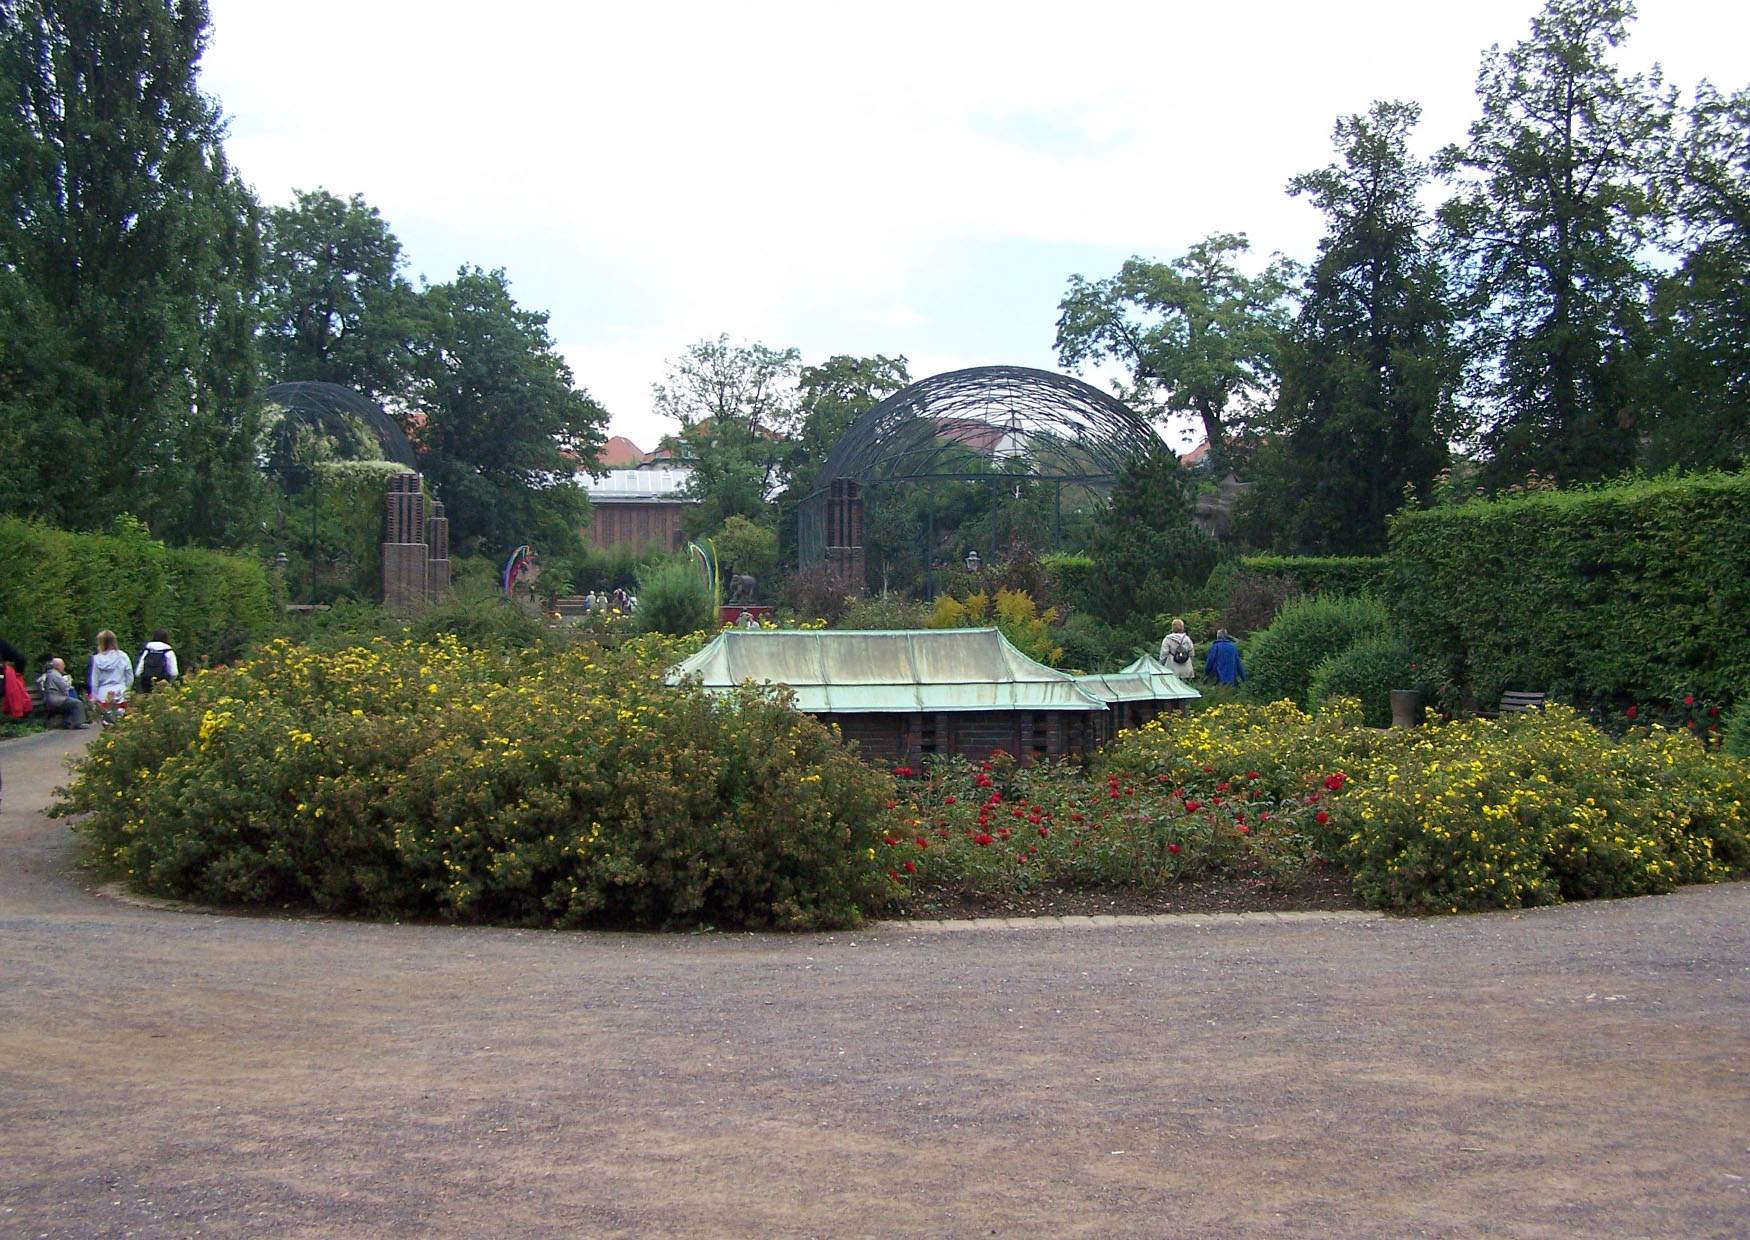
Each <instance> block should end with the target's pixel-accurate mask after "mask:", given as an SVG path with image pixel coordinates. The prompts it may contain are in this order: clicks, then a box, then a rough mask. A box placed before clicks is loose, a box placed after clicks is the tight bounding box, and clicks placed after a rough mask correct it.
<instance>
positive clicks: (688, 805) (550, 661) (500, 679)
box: [58, 637, 893, 929]
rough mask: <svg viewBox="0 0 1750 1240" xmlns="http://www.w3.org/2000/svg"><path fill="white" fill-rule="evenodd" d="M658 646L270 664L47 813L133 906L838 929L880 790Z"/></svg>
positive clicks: (358, 654)
mask: <svg viewBox="0 0 1750 1240" xmlns="http://www.w3.org/2000/svg"><path fill="white" fill-rule="evenodd" d="M676 653H677V645H676V643H673V642H669V641H668V640H667V639H663V638H659V637H644V638H639V639H636V640H635V641H631V642H628V643H627V644H626V645H625V646H623V647H621V648H620V649H619V650H617V651H614V652H607V651H604V650H602V649H600V648H597V647H591V646H587V645H581V646H578V647H576V648H574V649H571V650H567V651H559V652H552V653H548V654H546V655H544V656H543V657H542V658H541V660H539V661H538V662H533V663H531V662H525V661H523V660H521V659H519V658H517V657H516V656H514V655H511V654H507V653H494V652H480V651H473V650H469V649H467V648H464V647H463V646H461V645H460V644H458V643H457V642H455V641H454V640H453V639H443V640H440V641H438V642H436V643H434V644H429V645H420V644H416V643H413V642H411V641H403V642H399V643H391V642H388V641H384V640H378V641H375V642H372V643H371V644H369V645H366V646H361V647H355V648H352V649H347V650H341V651H337V652H333V653H321V652H316V651H312V650H309V649H306V648H303V647H299V646H295V645H292V644H290V643H287V642H283V641H282V642H274V643H270V644H269V645H268V646H266V647H265V648H264V649H263V651H262V652H261V653H260V655H259V656H258V657H257V658H255V659H254V660H252V661H251V662H249V663H246V664H244V665H242V666H239V667H236V668H233V669H228V670H221V671H217V672H209V673H205V674H202V675H199V676H193V677H189V678H188V680H187V681H186V683H185V684H183V685H181V686H180V687H179V688H178V689H177V690H175V691H173V692H161V693H154V694H151V695H150V696H149V697H148V698H146V699H145V700H144V701H143V702H142V704H141V708H140V709H138V710H137V711H136V712H135V713H134V714H135V717H134V718H131V719H129V720H128V721H127V722H126V723H124V724H123V725H122V726H121V727H118V728H115V729H113V730H112V731H111V732H110V733H108V734H106V735H105V736H104V737H103V738H101V739H100V740H99V741H98V742H97V743H96V744H95V745H93V746H92V748H91V750H90V752H89V754H88V756H87V757H86V758H85V759H84V760H83V762H82V763H81V765H80V766H79V768H78V770H77V772H76V775H75V778H74V780H73V783H72V786H71V788H70V789H69V791H68V792H67V794H66V796H65V798H64V799H63V801H62V802H61V804H60V805H59V807H58V811H59V812H62V813H83V814H85V815H86V817H85V818H84V819H83V820H82V821H81V822H80V823H79V824H78V826H77V828H76V829H77V830H78V831H79V832H80V833H81V834H82V835H83V836H84V837H85V838H86V840H87V841H88V842H89V845H90V848H91V851H92V854H93V858H94V860H95V861H96V862H97V863H98V864H99V865H100V866H102V867H104V868H107V869H112V870H115V871H117V872H120V873H122V874H124V875H126V876H127V877H128V878H129V879H130V880H131V881H132V882H133V883H134V884H135V885H136V886H138V887H140V888H141V889H143V890H146V891H149V892H154V893H157V894H161V895H168V896H176V897H183V898H189V899H195V900H202V901H212V902H219V903H241V904H267V903H271V904H285V903H290V904H298V905H311V906H314V907H316V908H319V909H324V910H331V911H337V912H352V913H363V914H367V915H373V916H432V917H443V918H449V919H455V920H466V921H495V922H512V923H520V924H545V925H559V926H577V925H586V924H600V925H674V924H702V923H709V924H717V925H753V926H764V925H770V926H779V927H785V928H797V929H801V928H814V927H823V926H837V925H846V924H851V923H854V922H855V921H856V920H858V918H859V917H860V916H862V915H863V914H865V913H866V912H868V911H870V910H871V909H872V908H874V907H875V906H876V905H877V904H878V903H879V902H880V901H881V900H882V899H884V898H885V895H886V892H885V890H884V889H885V887H886V886H887V882H886V880H885V879H884V878H883V877H882V875H881V871H880V870H879V869H878V868H877V866H876V847H877V845H878V844H879V840H880V835H879V822H878V820H879V819H880V817H881V815H882V812H883V811H882V806H883V805H884V804H885V803H886V802H887V801H889V800H891V799H892V793H891V788H892V786H893V785H892V780H891V778H890V777H889V776H887V775H885V774H883V773H880V772H877V771H874V770H871V769H870V768H868V767H867V766H865V765H864V764H862V763H861V762H859V761H857V760H856V759H855V758H854V757H853V756H852V755H851V754H850V753H849V752H848V751H847V750H845V749H844V748H843V747H842V746H840V745H839V744H838V743H837V742H836V741H835V739H834V738H833V736H832V734H831V733H830V732H829V731H828V730H827V729H826V728H824V727H822V726H821V725H820V724H819V723H817V722H816V721H814V720H812V719H810V718H809V717H807V716H805V715H800V714H798V713H796V712H795V711H793V710H791V709H790V708H789V706H788V705H787V704H786V703H785V702H784V701H782V700H781V698H780V697H779V696H777V695H775V694H773V693H771V692H769V691H768V692H761V691H756V690H752V689H749V690H746V691H744V692H742V693H741V694H739V695H737V696H735V697H733V698H728V699H713V698H710V697H707V696H706V695H704V694H703V693H701V692H699V691H697V690H696V689H692V688H672V687H669V686H666V685H664V684H663V683H662V678H661V677H662V673H661V669H662V668H663V667H664V666H666V665H667V664H669V663H670V662H672V661H673V660H674V658H675V657H676Z"/></svg>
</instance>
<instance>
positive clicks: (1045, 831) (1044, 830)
mask: <svg viewBox="0 0 1750 1240" xmlns="http://www.w3.org/2000/svg"><path fill="white" fill-rule="evenodd" d="M1050 835H1051V828H1050V827H1040V828H1039V838H1040V839H1046V838H1047V837H1049V836H1050Z"/></svg>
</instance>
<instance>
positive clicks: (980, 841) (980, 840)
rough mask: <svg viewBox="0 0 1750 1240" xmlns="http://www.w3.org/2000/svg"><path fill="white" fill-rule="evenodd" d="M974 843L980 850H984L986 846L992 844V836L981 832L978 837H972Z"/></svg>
mask: <svg viewBox="0 0 1750 1240" xmlns="http://www.w3.org/2000/svg"><path fill="white" fill-rule="evenodd" d="M972 842H973V843H974V844H977V845H978V846H979V847H980V848H983V847H984V846H985V845H986V844H988V843H990V836H989V835H987V834H986V833H985V832H983V831H980V832H979V833H978V834H977V835H975V836H973V837H972Z"/></svg>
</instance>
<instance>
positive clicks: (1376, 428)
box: [1246, 102, 1458, 552]
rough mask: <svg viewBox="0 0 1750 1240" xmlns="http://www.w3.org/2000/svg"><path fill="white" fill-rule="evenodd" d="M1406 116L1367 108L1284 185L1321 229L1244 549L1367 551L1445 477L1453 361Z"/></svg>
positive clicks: (1448, 318)
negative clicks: (1320, 157)
mask: <svg viewBox="0 0 1750 1240" xmlns="http://www.w3.org/2000/svg"><path fill="white" fill-rule="evenodd" d="M1420 115H1421V109H1420V108H1418V107H1417V106H1416V105H1415V104H1413V103H1390V102H1381V103H1375V104H1374V105H1373V106H1372V107H1371V108H1370V109H1369V110H1368V111H1367V113H1366V114H1365V115H1358V116H1349V117H1344V118H1343V119H1341V120H1339V121H1338V122H1337V125H1336V129H1335V131H1334V133H1333V141H1334V143H1335V146H1336V150H1337V160H1336V161H1335V162H1334V163H1331V164H1329V165H1327V166H1326V167H1324V168H1321V169H1319V170H1317V171H1316V172H1308V173H1305V174H1303V175H1301V176H1297V177H1295V178H1294V179H1293V180H1291V181H1290V182H1289V183H1288V191H1289V193H1291V194H1294V195H1297V196H1298V195H1304V196H1306V197H1307V198H1308V199H1310V200H1311V201H1312V203H1313V205H1314V206H1316V207H1318V209H1319V210H1320V211H1321V212H1322V213H1323V214H1324V216H1325V220H1326V226H1325V236H1324V239H1323V240H1322V241H1320V243H1319V256H1318V260H1317V261H1316V262H1315V263H1314V264H1313V265H1312V267H1311V269H1310V270H1309V271H1308V273H1307V278H1306V284H1305V288H1304V290H1303V292H1302V295H1301V307H1300V312H1299V314H1298V315H1297V317H1296V319H1295V323H1294V326H1293V329H1292V330H1291V331H1290V332H1289V333H1288V334H1287V343H1286V346H1285V348H1284V350H1283V356H1282V367H1281V382H1282V387H1281V395H1280V398H1279V399H1278V401H1277V405H1276V415H1275V421H1276V425H1277V429H1278V430H1279V431H1280V432H1281V433H1280V434H1279V436H1278V437H1276V438H1275V439H1274V440H1273V441H1272V443H1271V446H1270V450H1269V451H1268V452H1266V453H1265V454H1264V455H1263V458H1262V459H1261V460H1260V477H1259V479H1258V481H1259V482H1260V484H1261V485H1259V486H1258V487H1256V488H1255V489H1254V490H1253V491H1252V493H1251V495H1250V496H1248V501H1247V504H1246V508H1247V511H1248V517H1249V520H1248V521H1247V522H1246V525H1247V527H1248V528H1247V529H1246V532H1247V533H1248V535H1249V536H1250V537H1251V538H1252V540H1253V541H1257V542H1269V543H1272V544H1274V545H1275V546H1277V547H1278V548H1280V549H1282V550H1289V551H1316V552H1353V551H1362V550H1377V549H1379V548H1381V547H1383V546H1384V544H1385V519H1386V517H1387V516H1388V515H1389V514H1390V513H1391V512H1392V511H1394V510H1395V509H1396V508H1397V507H1398V506H1399V505H1400V504H1401V503H1402V502H1403V494H1404V488H1405V487H1406V486H1408V487H1411V488H1413V489H1415V490H1418V491H1420V490H1422V489H1424V488H1425V487H1426V486H1427V485H1428V483H1429V482H1430V481H1431V480H1432V479H1433V477H1434V475H1435V474H1436V473H1438V472H1439V471H1440V469H1441V468H1443V467H1444V466H1445V465H1446V463H1447V455H1448V453H1447V440H1448V437H1449V436H1450V435H1452V434H1453V433H1455V432H1456V431H1457V429H1458V426H1457V416H1456V411H1455V404H1454V399H1453V394H1454V390H1455V387H1456V383H1457V377H1458V355H1457V353H1456V351H1455V350H1454V348H1453V347H1452V341H1451V334H1452V326H1453V316H1452V311H1451V308H1450V306H1449V303H1448V298H1447V295H1446V289H1445V282H1444V276H1443V272H1442V268H1441V265H1440V263H1439V261H1438V259H1437V257H1436V255H1435V254H1434V253H1433V251H1432V247H1431V245H1430V244H1429V242H1428V239H1427V236H1426V226H1427V224H1428V219H1427V213H1426V212H1425V211H1424V210H1423V208H1422V205H1421V201H1420V198H1421V193H1422V188H1423V186H1424V184H1425V183H1426V181H1427V176H1428V170H1427V166H1426V165H1425V164H1424V163H1423V162H1421V161H1420V160H1418V159H1416V158H1415V157H1414V156H1413V155H1411V154H1410V150H1409V139H1410V133H1411V131H1412V130H1413V129H1414V128H1415V125H1416V121H1417V120H1418V119H1419V117H1420ZM1260 526H1261V527H1262V528H1260Z"/></svg>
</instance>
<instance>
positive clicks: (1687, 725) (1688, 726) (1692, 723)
mask: <svg viewBox="0 0 1750 1240" xmlns="http://www.w3.org/2000/svg"><path fill="white" fill-rule="evenodd" d="M1683 726H1684V727H1686V728H1694V727H1695V720H1693V719H1691V720H1689V721H1688V722H1686V723H1685V724H1684V725H1683Z"/></svg>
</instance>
